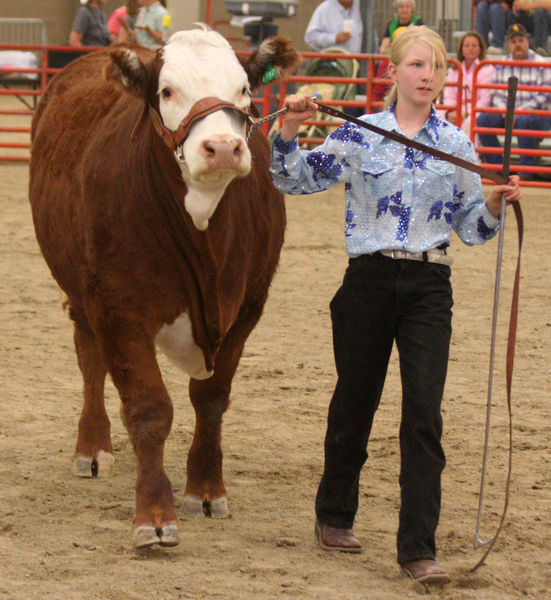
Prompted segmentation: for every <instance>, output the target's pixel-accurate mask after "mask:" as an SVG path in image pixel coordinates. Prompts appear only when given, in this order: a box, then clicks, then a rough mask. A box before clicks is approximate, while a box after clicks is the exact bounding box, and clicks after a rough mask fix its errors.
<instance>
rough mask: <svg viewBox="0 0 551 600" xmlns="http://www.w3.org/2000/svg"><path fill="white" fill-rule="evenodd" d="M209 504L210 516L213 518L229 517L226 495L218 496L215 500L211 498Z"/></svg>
mask: <svg viewBox="0 0 551 600" xmlns="http://www.w3.org/2000/svg"><path fill="white" fill-rule="evenodd" d="M209 504H210V515H209V516H210V517H212V518H213V519H228V518H229V517H231V513H230V509H229V507H228V498H227V497H226V496H220V498H216V499H215V500H211V502H210V503H209Z"/></svg>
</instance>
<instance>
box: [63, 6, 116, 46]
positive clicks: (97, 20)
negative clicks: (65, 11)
mask: <svg viewBox="0 0 551 600" xmlns="http://www.w3.org/2000/svg"><path fill="white" fill-rule="evenodd" d="M106 1H107V0H80V3H81V4H83V6H81V7H80V8H79V9H78V12H77V15H76V17H75V20H74V21H73V27H72V28H71V33H70V34H69V45H70V46H75V47H79V46H109V44H110V43H111V40H110V38H109V31H108V29H107V17H106V16H105V13H104V12H103V10H102V8H101V7H102V6H103V5H104V4H105V3H106Z"/></svg>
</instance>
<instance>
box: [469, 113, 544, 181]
mask: <svg viewBox="0 0 551 600" xmlns="http://www.w3.org/2000/svg"><path fill="white" fill-rule="evenodd" d="M476 123H477V125H478V126H479V127H503V126H504V125H505V117H504V116H503V115H498V114H493V113H492V114H490V113H480V114H479V115H478V118H477V120H476ZM515 129H534V130H536V131H546V130H548V129H551V117H536V116H534V115H518V116H517V118H516V121H515ZM478 137H479V139H480V144H481V146H491V147H499V145H500V144H499V140H498V138H497V135H495V134H493V133H479V134H478ZM538 139H541V138H535V137H529V136H524V135H519V136H518V146H519V148H523V149H526V150H534V149H535V148H536V147H537V143H538V142H537V140H538ZM480 160H481V161H482V162H487V163H492V164H496V165H499V164H502V163H503V155H502V154H481V155H480ZM519 161H520V164H521V165H522V166H525V167H532V166H534V164H535V157H534V156H524V155H521V156H520V159H519ZM526 175H528V176H529V174H528V173H527V174H526Z"/></svg>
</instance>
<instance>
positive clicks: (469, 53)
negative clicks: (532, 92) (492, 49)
mask: <svg viewBox="0 0 551 600" xmlns="http://www.w3.org/2000/svg"><path fill="white" fill-rule="evenodd" d="M462 50H463V56H464V57H465V60H466V61H469V62H471V61H473V60H475V59H477V58H478V57H479V56H480V52H481V50H482V48H481V47H480V42H479V41H478V38H477V37H475V36H474V35H468V36H467V37H466V38H465V39H464V40H463V48H462Z"/></svg>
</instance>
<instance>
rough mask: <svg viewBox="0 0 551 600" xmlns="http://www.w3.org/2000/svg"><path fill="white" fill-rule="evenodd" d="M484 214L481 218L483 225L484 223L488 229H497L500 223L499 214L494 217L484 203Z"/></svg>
mask: <svg viewBox="0 0 551 600" xmlns="http://www.w3.org/2000/svg"><path fill="white" fill-rule="evenodd" d="M484 209H485V210H484V214H483V215H482V218H483V219H484V223H486V225H487V227H489V228H490V229H497V228H498V227H499V224H500V223H501V213H500V214H498V215H497V217H494V215H493V214H492V213H491V212H490V210H489V209H488V205H487V204H486V203H484Z"/></svg>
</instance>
